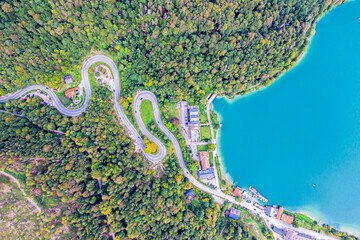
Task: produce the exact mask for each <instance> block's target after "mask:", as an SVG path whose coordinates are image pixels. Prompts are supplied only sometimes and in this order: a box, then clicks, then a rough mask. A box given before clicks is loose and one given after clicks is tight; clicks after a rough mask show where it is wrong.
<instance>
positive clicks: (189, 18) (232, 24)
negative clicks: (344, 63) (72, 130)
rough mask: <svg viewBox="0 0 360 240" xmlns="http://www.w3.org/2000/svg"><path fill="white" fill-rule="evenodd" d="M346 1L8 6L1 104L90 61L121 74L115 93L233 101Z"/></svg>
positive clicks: (66, 0) (266, 77)
mask: <svg viewBox="0 0 360 240" xmlns="http://www.w3.org/2000/svg"><path fill="white" fill-rule="evenodd" d="M342 2H343V0H213V1H200V0H198V1H185V0H173V1H165V0H153V1H146V0H131V1H130V0H123V1H118V0H91V1H85V0H58V1H53V0H45V1H40V0H34V1H27V0H26V1H25V0H18V1H13V0H5V1H2V2H1V3H0V5H1V8H0V18H1V21H0V54H1V56H2V57H1V58H0V95H4V94H6V93H9V92H13V91H14V90H17V89H20V88H23V87H25V86H29V85H33V84H45V85H47V86H49V87H51V88H54V89H55V88H58V87H61V86H63V85H64V81H63V78H64V76H65V75H68V74H69V73H70V72H71V71H73V70H75V71H79V69H80V67H81V63H82V61H83V59H84V58H85V57H86V56H88V55H90V54H92V53H96V52H101V53H103V54H106V55H109V56H111V57H112V58H113V59H114V61H115V62H116V63H117V64H118V67H119V70H120V72H121V76H122V79H121V81H122V82H121V84H122V94H124V95H125V96H126V94H131V93H132V92H134V90H136V89H137V88H144V89H148V90H151V91H153V92H155V93H156V95H157V96H158V98H159V99H160V101H171V102H173V101H178V100H188V101H193V100H198V99H200V98H202V97H204V96H206V95H207V94H208V93H209V92H211V93H221V94H226V95H228V96H230V97H231V96H234V95H236V94H238V93H241V92H243V91H245V90H246V89H248V88H249V87H251V86H254V85H258V84H259V85H268V84H270V83H271V81H273V80H274V78H275V77H276V76H277V75H278V74H279V73H281V72H283V71H286V70H287V69H289V68H290V67H291V66H293V65H294V63H295V61H296V60H297V59H298V58H299V56H300V55H301V53H302V52H304V51H305V49H306V46H307V44H308V43H309V37H310V36H311V35H312V34H313V33H314V26H315V22H316V20H317V19H319V17H320V16H322V15H323V14H324V13H325V12H326V11H328V10H330V9H331V8H332V7H334V6H336V5H338V4H341V3H342Z"/></svg>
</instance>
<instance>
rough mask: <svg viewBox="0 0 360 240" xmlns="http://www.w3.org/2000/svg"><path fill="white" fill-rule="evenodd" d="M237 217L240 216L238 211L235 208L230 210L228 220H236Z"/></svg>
mask: <svg viewBox="0 0 360 240" xmlns="http://www.w3.org/2000/svg"><path fill="white" fill-rule="evenodd" d="M239 216H240V210H238V209H236V208H231V209H230V214H229V218H232V219H234V220H238V219H239Z"/></svg>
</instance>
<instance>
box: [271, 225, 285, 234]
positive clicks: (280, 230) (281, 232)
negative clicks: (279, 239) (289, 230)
mask: <svg viewBox="0 0 360 240" xmlns="http://www.w3.org/2000/svg"><path fill="white" fill-rule="evenodd" d="M273 231H274V232H276V233H277V234H280V235H281V236H283V235H285V234H284V230H282V229H281V228H277V227H275V226H274V228H273Z"/></svg>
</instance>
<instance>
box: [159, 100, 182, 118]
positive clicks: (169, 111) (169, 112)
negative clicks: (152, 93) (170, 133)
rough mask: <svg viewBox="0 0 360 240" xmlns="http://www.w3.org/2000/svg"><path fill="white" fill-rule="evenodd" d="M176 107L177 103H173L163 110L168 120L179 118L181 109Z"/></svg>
mask: <svg viewBox="0 0 360 240" xmlns="http://www.w3.org/2000/svg"><path fill="white" fill-rule="evenodd" d="M176 105H177V103H176V102H172V103H170V104H169V106H167V107H164V108H163V109H164V110H163V113H164V115H165V117H166V120H168V121H170V120H171V119H172V118H179V109H176Z"/></svg>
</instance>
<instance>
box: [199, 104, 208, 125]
mask: <svg viewBox="0 0 360 240" xmlns="http://www.w3.org/2000/svg"><path fill="white" fill-rule="evenodd" d="M199 118H200V123H207V122H208V119H207V116H206V113H205V107H204V105H202V104H199Z"/></svg>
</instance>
